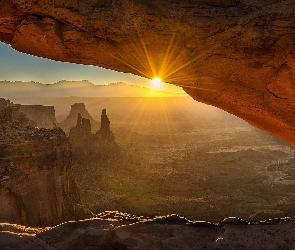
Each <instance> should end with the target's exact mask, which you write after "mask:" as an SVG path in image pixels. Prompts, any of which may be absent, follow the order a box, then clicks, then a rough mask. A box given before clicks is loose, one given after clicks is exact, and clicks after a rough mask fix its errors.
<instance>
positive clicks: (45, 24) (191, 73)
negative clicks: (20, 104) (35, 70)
mask: <svg viewBox="0 0 295 250" xmlns="http://www.w3.org/2000/svg"><path fill="white" fill-rule="evenodd" d="M0 4H1V10H0V40H1V41H4V42H6V43H10V44H11V45H12V47H13V48H15V49H17V50H19V51H22V52H26V53H30V54H33V55H37V56H41V57H48V58H51V59H54V60H61V61H69V62H75V63H83V64H93V65H98V66H102V67H105V68H110V69H114V70H117V71H123V72H131V73H133V74H137V75H140V76H144V77H149V78H153V77H155V76H160V77H162V79H163V80H164V81H166V82H170V83H173V84H176V85H179V86H182V87H184V89H185V90H186V91H187V92H188V93H189V94H190V95H191V96H192V97H193V98H195V99H196V100H198V101H201V102H204V103H207V104H211V105H214V106H216V107H220V108H222V109H224V110H226V111H228V112H230V113H233V114H235V115H237V116H239V117H241V118H243V119H245V120H246V121H248V122H249V123H251V124H253V125H255V126H257V127H259V128H262V129H263V130H266V131H268V132H270V133H271V134H273V135H275V136H278V137H280V138H282V139H284V140H286V141H288V142H291V143H292V144H293V145H295V129H294V119H295V113H294V110H295V109H294V100H295V99H294V98H295V95H294V74H293V72H294V69H295V64H294V51H295V46H294V44H295V29H294V27H295V15H294V13H295V7H294V6H295V5H294V0H261V1H256V0H224V1H221V0H182V1H178V0H177V1H171V0H161V1H142V0H99V1H94V0H83V1H78V0H71V1H67V0H60V1H54V0H52V1H51V0H50V1H48V0H40V1H35V0H1V1H0Z"/></svg>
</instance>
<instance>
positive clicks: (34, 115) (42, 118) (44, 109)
mask: <svg viewBox="0 0 295 250" xmlns="http://www.w3.org/2000/svg"><path fill="white" fill-rule="evenodd" d="M20 111H21V112H23V113H24V114H25V115H26V116H27V117H28V118H29V119H30V120H32V121H34V122H36V123H37V126H38V127H39V128H48V129H53V128H55V127H56V118H55V109H54V107H53V106H43V105H21V106H20Z"/></svg>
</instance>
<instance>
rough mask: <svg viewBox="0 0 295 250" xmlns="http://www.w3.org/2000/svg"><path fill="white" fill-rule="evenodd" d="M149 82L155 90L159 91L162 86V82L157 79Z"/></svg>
mask: <svg viewBox="0 0 295 250" xmlns="http://www.w3.org/2000/svg"><path fill="white" fill-rule="evenodd" d="M151 82H152V85H153V87H154V88H155V89H159V88H161V87H162V86H163V82H162V80H161V78H159V77H156V78H154V79H153V80H152V81H151Z"/></svg>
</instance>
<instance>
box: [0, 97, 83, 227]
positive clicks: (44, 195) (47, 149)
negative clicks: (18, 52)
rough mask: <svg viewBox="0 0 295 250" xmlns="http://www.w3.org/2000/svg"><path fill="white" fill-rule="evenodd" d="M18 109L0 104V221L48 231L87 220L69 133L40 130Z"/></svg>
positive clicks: (3, 101)
mask: <svg viewBox="0 0 295 250" xmlns="http://www.w3.org/2000/svg"><path fill="white" fill-rule="evenodd" d="M19 109H20V105H14V104H13V103H11V102H9V101H6V100H4V99H0V121H1V123H0V135H1V136H0V204H1V205H0V211H1V213H0V214H1V215H0V221H2V222H10V223H19V224H22V225H30V226H49V225H56V224H58V223H61V222H64V221H68V220H75V219H79V218H85V217H86V216H87V211H86V209H84V208H83V207H82V206H81V205H80V204H79V203H80V197H79V193H78V190H77V188H76V184H75V181H74V177H73V173H72V166H71V150H70V145H69V141H68V139H67V137H66V135H65V133H64V132H63V131H62V130H61V129H58V128H57V129H53V130H49V129H38V128H35V124H34V123H32V122H31V121H30V120H29V119H28V118H27V117H26V116H24V114H23V113H22V112H20V111H19ZM31 124H33V125H34V126H31Z"/></svg>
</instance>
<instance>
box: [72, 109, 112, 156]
mask: <svg viewBox="0 0 295 250" xmlns="http://www.w3.org/2000/svg"><path fill="white" fill-rule="evenodd" d="M72 107H73V105H72ZM84 107H85V106H84ZM85 110H86V109H85ZM86 111H87V110H86ZM86 114H88V111H87V112H86ZM76 119H77V122H76V126H75V127H72V128H71V129H70V132H69V139H70V142H71V143H72V146H73V149H77V148H78V149H79V150H80V149H82V150H83V151H86V153H87V152H93V151H94V152H95V154H100V153H101V150H103V149H106V148H109V147H110V146H111V145H113V146H114V145H116V146H117V144H116V142H115V136H114V134H113V132H112V131H111V129H110V120H109V118H108V116H107V114H106V109H103V110H102V114H101V126H100V129H99V130H98V131H97V132H96V134H92V133H91V121H90V119H87V118H84V117H82V115H81V113H78V115H77V118H76ZM76 153H79V152H76Z"/></svg>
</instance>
